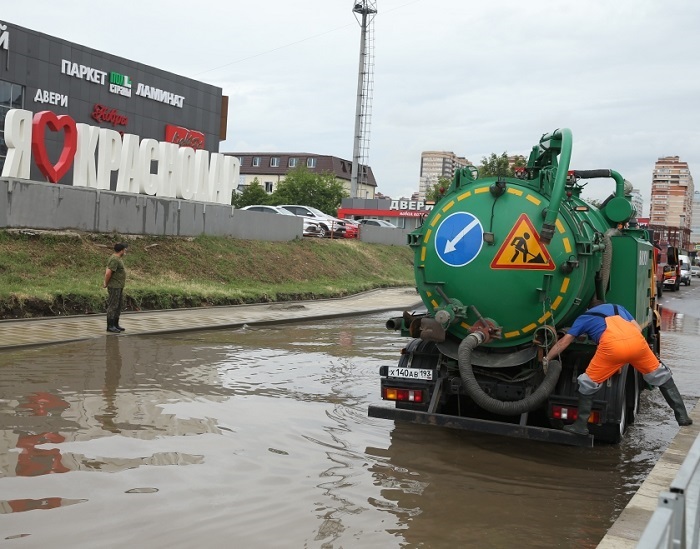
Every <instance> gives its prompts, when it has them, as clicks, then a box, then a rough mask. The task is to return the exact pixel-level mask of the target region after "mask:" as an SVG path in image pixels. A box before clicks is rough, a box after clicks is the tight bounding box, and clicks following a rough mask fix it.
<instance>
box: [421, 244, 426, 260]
mask: <svg viewBox="0 0 700 549" xmlns="http://www.w3.org/2000/svg"><path fill="white" fill-rule="evenodd" d="M426 253H427V250H426V248H425V246H423V247H421V249H420V260H421V261H425V254H426Z"/></svg>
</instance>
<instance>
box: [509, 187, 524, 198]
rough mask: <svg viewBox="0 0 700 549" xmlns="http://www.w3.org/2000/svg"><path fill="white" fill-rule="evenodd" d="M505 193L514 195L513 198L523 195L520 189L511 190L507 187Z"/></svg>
mask: <svg viewBox="0 0 700 549" xmlns="http://www.w3.org/2000/svg"><path fill="white" fill-rule="evenodd" d="M507 192H509V193H510V194H514V195H515V196H522V195H523V191H521V190H520V189H513V188H511V187H508V190H507Z"/></svg>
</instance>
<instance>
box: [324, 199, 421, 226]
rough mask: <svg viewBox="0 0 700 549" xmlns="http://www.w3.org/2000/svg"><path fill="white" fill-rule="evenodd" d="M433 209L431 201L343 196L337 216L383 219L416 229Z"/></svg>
mask: <svg viewBox="0 0 700 549" xmlns="http://www.w3.org/2000/svg"><path fill="white" fill-rule="evenodd" d="M432 209H433V203H432V202H431V203H427V202H425V201H423V200H408V199H405V198H401V199H399V200H393V199H391V198H376V199H374V200H372V199H369V200H366V199H362V198H344V199H343V201H342V203H341V205H340V208H338V217H340V218H341V219H344V218H349V219H383V220H384V221H389V222H390V223H393V224H394V225H396V226H397V227H398V228H399V229H410V230H413V229H416V228H417V227H420V225H421V224H422V223H423V221H424V220H425V218H426V216H427V215H428V213H429V212H430V210H432Z"/></svg>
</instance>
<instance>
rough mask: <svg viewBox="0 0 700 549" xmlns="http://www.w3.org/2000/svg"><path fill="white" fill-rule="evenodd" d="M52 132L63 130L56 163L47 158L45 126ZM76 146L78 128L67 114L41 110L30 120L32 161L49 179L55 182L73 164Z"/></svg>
mask: <svg viewBox="0 0 700 549" xmlns="http://www.w3.org/2000/svg"><path fill="white" fill-rule="evenodd" d="M47 127H48V128H49V129H50V130H51V131H53V132H57V131H59V130H64V132H65V137H64V138H63V150H62V151H61V156H60V157H59V158H58V162H56V165H54V164H52V163H51V161H50V160H49V154H48V153H47V152H46V128H47ZM77 148H78V128H76V127H75V120H73V119H72V118H71V117H70V116H68V115H67V114H62V115H61V116H57V115H56V114H54V113H52V112H51V111H41V112H38V113H36V114H35V115H34V118H33V120H32V154H33V155H34V163H35V164H36V165H37V167H38V168H39V170H41V173H43V174H44V176H45V177H46V178H47V179H48V180H49V181H51V183H57V182H58V181H59V180H60V179H61V178H62V177H63V176H64V175H66V172H67V171H68V170H69V169H70V167H71V166H72V165H73V157H74V156H75V151H76V150H77Z"/></svg>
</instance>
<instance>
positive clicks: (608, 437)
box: [594, 387, 628, 444]
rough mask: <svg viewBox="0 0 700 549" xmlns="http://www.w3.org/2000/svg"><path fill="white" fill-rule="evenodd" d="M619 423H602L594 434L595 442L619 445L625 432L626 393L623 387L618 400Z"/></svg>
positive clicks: (626, 418) (626, 416)
mask: <svg viewBox="0 0 700 549" xmlns="http://www.w3.org/2000/svg"><path fill="white" fill-rule="evenodd" d="M618 414H619V420H620V422H619V423H617V422H615V423H604V424H603V425H600V426H599V427H598V428H597V429H596V431H595V432H594V435H595V438H596V440H599V441H601V442H608V443H610V444H619V443H620V441H621V440H622V436H623V435H624V434H625V431H626V430H627V423H628V415H627V391H626V388H625V387H623V389H622V395H621V399H620V410H619V412H618Z"/></svg>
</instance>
